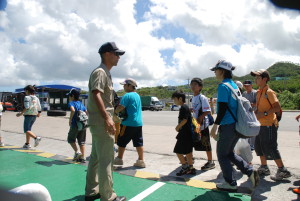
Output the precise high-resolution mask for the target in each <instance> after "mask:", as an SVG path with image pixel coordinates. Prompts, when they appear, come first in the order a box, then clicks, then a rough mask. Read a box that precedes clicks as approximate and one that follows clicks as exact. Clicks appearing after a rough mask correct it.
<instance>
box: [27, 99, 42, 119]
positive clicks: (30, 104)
mask: <svg viewBox="0 0 300 201" xmlns="http://www.w3.org/2000/svg"><path fill="white" fill-rule="evenodd" d="M24 107H25V108H26V109H27V110H26V112H25V113H24V115H37V114H38V112H39V111H41V104H40V100H39V99H38V97H36V96H34V95H30V96H25V98H24Z"/></svg>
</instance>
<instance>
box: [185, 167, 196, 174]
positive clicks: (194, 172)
mask: <svg viewBox="0 0 300 201" xmlns="http://www.w3.org/2000/svg"><path fill="white" fill-rule="evenodd" d="M187 174H191V175H195V174H196V169H195V168H189V171H188V172H187Z"/></svg>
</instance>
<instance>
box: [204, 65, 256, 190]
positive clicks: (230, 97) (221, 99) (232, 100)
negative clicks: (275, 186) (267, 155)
mask: <svg viewBox="0 0 300 201" xmlns="http://www.w3.org/2000/svg"><path fill="white" fill-rule="evenodd" d="M234 69H235V67H234V66H232V64H231V63H230V62H227V61H225V60H220V61H218V63H217V64H216V65H215V66H214V67H213V68H211V69H210V70H212V71H214V72H215V75H216V78H217V80H219V81H222V83H221V84H219V86H218V99H217V118H216V121H215V123H214V125H213V127H212V129H211V132H210V135H211V137H213V138H214V139H215V140H216V141H217V156H218V161H219V164H220V167H221V170H222V173H223V177H224V179H225V182H224V183H222V184H217V188H218V189H220V190H226V191H236V190H237V182H236V179H235V178H234V175H233V167H232V165H231V163H233V164H234V165H236V166H237V167H238V168H239V169H240V170H241V172H242V173H243V174H246V175H247V176H248V177H249V178H250V181H251V182H252V186H253V187H254V188H255V187H256V186H257V185H258V182H259V176H258V172H257V171H256V170H254V169H253V167H252V166H251V165H249V164H248V163H247V162H246V161H245V160H243V159H242V158H241V157H240V156H238V155H237V154H235V153H234V151H233V149H234V147H235V145H236V143H237V141H238V139H239V137H238V135H237V133H236V131H235V124H236V121H235V117H236V116H237V106H238V105H237V100H236V97H235V95H234V94H233V93H232V91H231V89H230V88H229V87H228V86H227V85H226V84H225V83H228V84H229V85H230V86H232V88H234V89H235V90H236V92H238V91H239V90H238V87H237V85H236V84H235V83H234V82H233V80H232V71H233V70H234ZM239 95H241V94H239ZM229 110H230V111H231V112H230V111H229ZM231 113H232V114H231ZM233 115H235V117H233ZM218 125H220V126H219V128H218ZM217 129H218V134H217Z"/></svg>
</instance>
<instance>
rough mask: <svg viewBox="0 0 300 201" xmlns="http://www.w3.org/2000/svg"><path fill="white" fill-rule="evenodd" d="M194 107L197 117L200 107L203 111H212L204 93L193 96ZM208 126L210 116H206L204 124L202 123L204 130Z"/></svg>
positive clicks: (194, 114)
mask: <svg viewBox="0 0 300 201" xmlns="http://www.w3.org/2000/svg"><path fill="white" fill-rule="evenodd" d="M192 107H193V111H194V112H193V117H194V118H195V119H198V117H199V110H200V108H202V111H203V112H207V111H211V109H210V105H209V102H208V99H207V97H206V96H204V95H202V94H199V95H197V96H194V97H193V98H192ZM208 126H209V120H208V117H207V116H205V119H204V124H202V125H201V130H204V129H205V128H207V127H208Z"/></svg>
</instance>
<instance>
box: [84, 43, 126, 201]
mask: <svg viewBox="0 0 300 201" xmlns="http://www.w3.org/2000/svg"><path fill="white" fill-rule="evenodd" d="M98 53H99V54H100V57H101V64H100V66H99V67H97V68H96V69H95V70H94V71H93V72H92V73H91V76H90V79H89V96H88V114H89V122H88V124H89V125H90V131H91V134H92V153H91V158H90V161H89V165H88V169H87V176H86V187H85V200H86V201H90V200H96V199H99V198H100V197H101V201H125V200H126V198H125V197H123V196H117V195H116V193H115V192H114V190H113V179H112V170H113V160H114V135H115V132H116V128H115V124H114V122H113V119H112V117H113V114H114V107H113V84H112V79H111V75H110V70H111V69H112V67H113V66H117V64H118V61H119V59H120V56H121V55H123V54H124V53H125V51H123V50H120V49H119V48H118V47H117V46H116V44H115V43H114V42H107V43H104V44H103V45H102V46H101V47H100V49H99V51H98Z"/></svg>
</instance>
